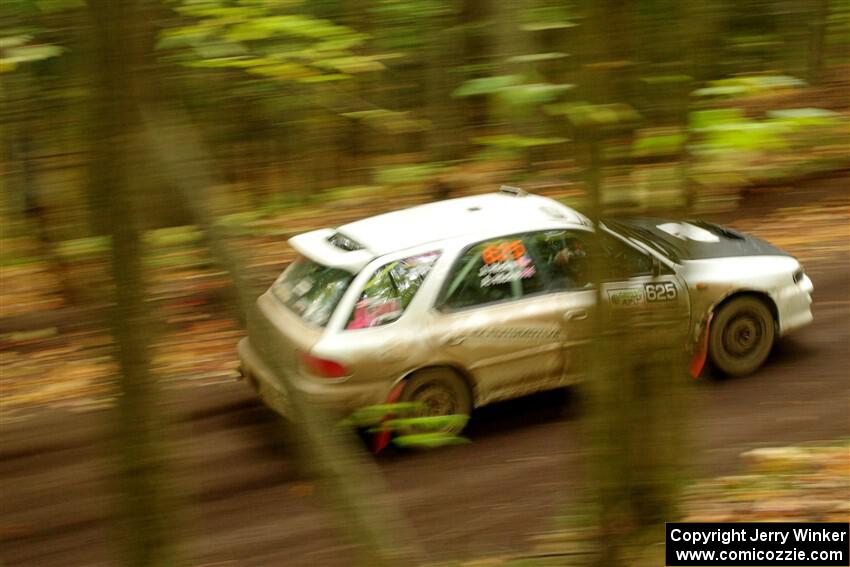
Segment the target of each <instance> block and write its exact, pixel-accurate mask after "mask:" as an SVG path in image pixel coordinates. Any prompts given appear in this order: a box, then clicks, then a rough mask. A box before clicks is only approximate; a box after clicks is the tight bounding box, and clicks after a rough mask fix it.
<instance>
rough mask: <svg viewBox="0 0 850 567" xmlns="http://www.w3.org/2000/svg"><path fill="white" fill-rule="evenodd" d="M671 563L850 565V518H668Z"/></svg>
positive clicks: (668, 548)
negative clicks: (683, 520) (695, 520)
mask: <svg viewBox="0 0 850 567" xmlns="http://www.w3.org/2000/svg"><path fill="white" fill-rule="evenodd" d="M667 565H669V566H670V567H675V566H678V565H681V566H695V567H696V566H699V565H737V566H741V567H747V566H750V565H758V566H771V565H789V566H790V565H802V566H809V565H810V566H823V567H828V566H832V565H850V524H848V523H846V522H845V523H841V522H829V523H826V522H824V523H814V522H809V523H789V522H764V523H762V522H736V523H670V524H667Z"/></svg>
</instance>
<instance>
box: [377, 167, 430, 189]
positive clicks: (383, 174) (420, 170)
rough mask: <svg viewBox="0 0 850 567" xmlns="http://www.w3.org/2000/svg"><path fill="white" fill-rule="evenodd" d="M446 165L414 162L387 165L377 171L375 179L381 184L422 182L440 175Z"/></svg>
mask: <svg viewBox="0 0 850 567" xmlns="http://www.w3.org/2000/svg"><path fill="white" fill-rule="evenodd" d="M445 167H446V166H445V165H444V164H440V163H414V164H409V165H393V166H387V167H382V168H380V169H378V170H376V171H375V180H376V181H377V182H378V183H380V184H381V185H404V184H407V183H422V182H424V181H428V180H430V179H433V178H434V177H435V176H437V175H439V174H440V173H441V172H442V171H444V170H445Z"/></svg>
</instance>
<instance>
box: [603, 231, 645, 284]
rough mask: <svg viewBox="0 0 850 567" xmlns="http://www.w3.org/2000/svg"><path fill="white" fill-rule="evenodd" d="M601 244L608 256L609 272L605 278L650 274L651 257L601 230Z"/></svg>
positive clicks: (625, 277)
mask: <svg viewBox="0 0 850 567" xmlns="http://www.w3.org/2000/svg"><path fill="white" fill-rule="evenodd" d="M601 235H602V238H601V244H602V248H603V251H604V252H605V254H606V256H607V257H608V267H609V270H610V273H609V274H607V276H608V277H607V278H606V279H614V280H625V279H628V278H634V277H637V276H649V275H652V258H651V257H650V256H649V255H648V254H645V253H644V252H641V251H640V250H638V249H636V248H634V247H632V246H629V245H628V244H626V243H625V242H623V241H621V240H620V239H618V238H615V237H613V236H611V235H610V234H606V233H605V232H604V231H603V232H601Z"/></svg>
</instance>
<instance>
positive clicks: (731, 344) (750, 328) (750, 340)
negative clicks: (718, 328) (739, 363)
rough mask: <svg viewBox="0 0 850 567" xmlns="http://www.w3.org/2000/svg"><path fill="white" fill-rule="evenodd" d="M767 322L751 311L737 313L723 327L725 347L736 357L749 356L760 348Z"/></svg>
mask: <svg viewBox="0 0 850 567" xmlns="http://www.w3.org/2000/svg"><path fill="white" fill-rule="evenodd" d="M764 334H765V324H764V321H762V319H761V318H760V317H759V316H758V315H756V314H754V313H750V312H744V313H740V314H738V315H736V316H735V317H734V318H733V319H732V320H730V321H729V323H728V324H727V325H726V327H725V328H724V329H723V336H722V341H723V349H724V350H725V351H726V352H727V353H728V354H729V355H730V356H732V357H734V358H747V357H749V356H752V355H753V354H754V353H755V352H757V351H758V350H759V346H760V345H761V343H762V337H764Z"/></svg>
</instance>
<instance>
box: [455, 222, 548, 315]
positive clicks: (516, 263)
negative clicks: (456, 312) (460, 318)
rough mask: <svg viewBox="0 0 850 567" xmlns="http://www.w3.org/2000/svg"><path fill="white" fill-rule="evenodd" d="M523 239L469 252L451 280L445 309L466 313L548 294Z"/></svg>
mask: <svg viewBox="0 0 850 567" xmlns="http://www.w3.org/2000/svg"><path fill="white" fill-rule="evenodd" d="M527 245H528V243H527V242H526V240H525V239H524V238H522V237H520V236H512V237H506V238H499V239H494V240H488V241H485V242H481V243H478V244H476V245H474V246H472V247H471V248H469V249H468V250H467V251H466V252H464V253H463V255H462V256H461V257H460V260H459V261H458V262H457V263H456V264H455V267H454V269H453V270H452V273H451V275H450V276H449V278H448V287H447V288H446V290H445V292H444V293H445V296H444V297H445V300H444V301H443V306H444V307H446V308H448V309H463V308H465V307H472V306H475V305H485V304H488V303H495V302H499V301H505V300H510V299H519V298H521V297H524V296H528V295H531V294H534V293H537V292H540V291H544V289H545V283H544V281H543V279H542V275H541V274H540V271H539V268H538V266H536V265H535V263H534V260H533V259H532V257H531V254H530V253H529V251H528V248H527Z"/></svg>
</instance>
